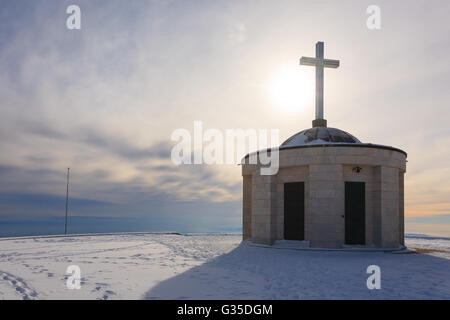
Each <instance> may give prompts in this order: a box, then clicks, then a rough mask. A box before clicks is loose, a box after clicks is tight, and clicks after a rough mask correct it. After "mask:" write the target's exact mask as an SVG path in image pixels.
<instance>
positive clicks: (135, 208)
mask: <svg viewBox="0 0 450 320" xmlns="http://www.w3.org/2000/svg"><path fill="white" fill-rule="evenodd" d="M71 4H77V5H79V6H80V8H81V30H68V29H67V28H66V19H67V17H68V16H69V15H68V14H66V8H67V6H68V5H71ZM371 4H375V5H378V6H379V7H380V8H381V29H380V30H369V29H368V28H367V26H366V20H367V17H368V14H367V13H366V9H367V7H368V6H369V5H371ZM449 14H450V2H449V1H448V0H442V1H438V0H435V1H433V2H432V4H431V3H430V2H429V1H411V0H408V1H380V0H377V1H361V0H354V1H300V0H297V1H246V0H239V1H238V0H236V1H230V0H226V1H225V0H224V1H219V0H209V1H181V0H180V1H123V0H117V1H100V0H99V1H92V0H91V1H79V0H77V1H75V0H71V1H56V0H53V1H44V0H36V1H29V0H28V1H19V0H2V1H1V2H0V97H1V100H0V136H1V139H0V154H1V157H0V224H2V223H3V226H4V225H6V223H7V222H8V223H11V222H13V221H31V220H33V221H36V220H40V219H51V218H52V217H61V216H62V215H64V210H65V202H64V201H65V183H66V170H67V167H70V168H71V185H70V196H71V202H70V213H71V215H73V216H80V217H90V218H98V217H104V218H111V219H128V221H129V222H130V221H133V222H132V223H131V222H130V223H131V225H133V224H134V225H135V228H134V229H133V227H130V230H131V229H133V230H135V229H136V230H137V229H139V228H141V229H142V228H146V229H154V230H163V229H165V230H168V229H171V230H174V229H183V230H182V231H222V230H238V229H239V228H240V224H241V199H242V198H241V193H242V185H241V172H240V167H238V166H237V165H214V166H208V165H196V166H193V165H192V166H189V165H182V166H175V165H173V164H172V163H171V161H170V150H171V145H172V144H173V142H171V141H170V136H171V133H172V132H173V131H174V130H175V129H178V128H186V129H188V130H190V131H192V130H193V122H194V121H195V120H201V121H203V124H204V127H205V128H217V129H219V130H225V129H227V128H244V129H247V128H254V129H271V128H275V129H279V130H280V140H281V141H280V142H282V141H284V140H285V139H287V138H288V137H289V136H291V135H293V134H294V133H296V132H298V131H300V130H302V129H305V128H308V127H310V126H311V120H312V119H313V116H314V94H313V92H311V91H312V90H313V89H312V88H314V87H313V85H314V70H313V68H310V67H300V66H298V59H299V58H300V56H302V55H306V56H313V55H314V48H315V43H316V42H317V41H324V42H325V57H326V58H330V59H339V60H340V61H341V66H340V68H339V69H335V70H334V69H333V70H328V69H327V70H326V72H325V118H326V119H327V120H328V125H329V126H330V127H336V128H340V129H342V130H345V131H348V132H350V133H351V134H353V135H354V136H356V137H357V138H358V139H360V140H361V141H363V142H370V143H378V144H385V145H390V146H394V147H397V148H400V149H403V150H405V151H406V152H407V153H408V163H407V173H406V176H405V189H406V196H405V205H406V217H407V218H412V217H426V216H428V217H433V219H437V221H438V222H437V223H440V224H443V225H441V228H444V229H445V228H447V229H446V230H450V221H448V220H449V219H448V217H449V214H450V183H449V181H450V168H449V165H448V161H449V158H450V150H449V145H450V129H449V128H450V127H449V121H450V119H449V118H450V117H449V114H450V112H449V110H448V107H449V106H448V101H449V100H450V90H449V83H450V55H449V51H450V24H449V23H448V16H449ZM295 68H298V70H299V71H298V72H300V74H301V77H302V79H307V80H306V82H305V81H303V82H302V83H299V85H298V90H299V91H298V92H299V94H300V96H301V98H300V99H299V101H298V107H296V108H294V109H292V108H290V109H288V108H285V107H284V106H282V105H281V104H280V101H277V100H276V99H274V97H273V95H272V94H271V90H270V88H272V87H273V83H274V81H275V79H277V77H278V76H279V74H280V72H282V70H296V69H295ZM436 215H441V216H439V217H437V218H436ZM443 217H446V218H445V219H447V221H446V222H445V219H440V218H443ZM421 219H422V218H421ZM42 221H43V220H42ZM411 221H412V220H411ZM433 221H434V220H433ZM416 222H417V221H416ZM420 222H421V223H427V220H420ZM448 233H449V234H450V231H448Z"/></svg>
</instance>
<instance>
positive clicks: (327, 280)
mask: <svg viewBox="0 0 450 320" xmlns="http://www.w3.org/2000/svg"><path fill="white" fill-rule="evenodd" d="M406 244H407V246H408V247H409V248H421V250H419V252H423V253H419V254H395V253H383V252H336V251H301V250H292V249H275V248H265V247H257V246H252V245H250V244H249V243H247V242H241V236H240V235H188V236H184V235H173V234H172V235H170V234H118V235H101V236H100V235H99V236H85V237H67V238H64V237H60V238H34V239H11V240H1V241H0V299H382V298H386V299H450V239H445V238H441V239H440V238H426V237H422V238H420V237H408V238H407V243H406ZM70 265H78V266H79V267H80V269H81V277H82V279H81V289H79V290H76V289H72V290H71V289H68V288H67V286H66V279H67V277H68V276H69V275H68V274H66V270H67V267H68V266H70ZM369 265H378V266H379V267H380V268H381V289H380V290H376V289H374V290H369V289H368V288H367V286H366V280H367V278H368V277H369V276H370V275H369V274H367V273H366V270H367V267H368V266H369Z"/></svg>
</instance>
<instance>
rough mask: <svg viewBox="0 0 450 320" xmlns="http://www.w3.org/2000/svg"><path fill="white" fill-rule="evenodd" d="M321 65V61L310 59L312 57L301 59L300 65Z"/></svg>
mask: <svg viewBox="0 0 450 320" xmlns="http://www.w3.org/2000/svg"><path fill="white" fill-rule="evenodd" d="M319 63H320V59H316V58H310V57H301V58H300V64H301V65H304V66H317V65H318V64H319Z"/></svg>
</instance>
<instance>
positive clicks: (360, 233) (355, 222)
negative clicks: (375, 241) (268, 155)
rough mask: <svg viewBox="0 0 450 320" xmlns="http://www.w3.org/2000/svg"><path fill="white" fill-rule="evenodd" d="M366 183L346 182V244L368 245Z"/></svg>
mask: <svg viewBox="0 0 450 320" xmlns="http://www.w3.org/2000/svg"><path fill="white" fill-rule="evenodd" d="M365 199H366V196H365V183H364V182H345V243H346V244H365V243H366V200H365Z"/></svg>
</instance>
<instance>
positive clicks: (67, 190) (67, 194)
mask: <svg viewBox="0 0 450 320" xmlns="http://www.w3.org/2000/svg"><path fill="white" fill-rule="evenodd" d="M69 170H70V168H67V189H66V225H65V229H64V234H67V213H68V209H69Z"/></svg>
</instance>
